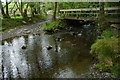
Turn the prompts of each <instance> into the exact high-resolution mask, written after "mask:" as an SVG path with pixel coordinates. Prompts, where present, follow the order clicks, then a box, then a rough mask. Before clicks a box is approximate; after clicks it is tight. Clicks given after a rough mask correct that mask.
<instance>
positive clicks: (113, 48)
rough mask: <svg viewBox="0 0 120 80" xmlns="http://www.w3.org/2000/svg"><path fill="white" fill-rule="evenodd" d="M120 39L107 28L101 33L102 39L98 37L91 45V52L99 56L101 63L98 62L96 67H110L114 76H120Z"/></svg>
mask: <svg viewBox="0 0 120 80" xmlns="http://www.w3.org/2000/svg"><path fill="white" fill-rule="evenodd" d="M119 39H120V38H118V37H116V36H115V35H114V34H113V33H112V32H111V31H110V30H105V31H103V33H102V35H101V39H98V40H97V41H96V42H95V43H94V44H93V45H92V46H91V53H92V54H94V55H96V56H98V59H99V61H100V64H99V65H98V64H97V65H96V67H97V68H99V69H103V71H104V70H105V69H110V70H111V72H112V73H113V76H114V77H119V76H120V62H118V61H120V60H119V59H120V54H119V53H120V45H119V43H120V41H119ZM118 57H119V58H118ZM106 65H107V66H106Z"/></svg>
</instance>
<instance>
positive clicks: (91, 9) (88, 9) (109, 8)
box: [60, 7, 120, 12]
mask: <svg viewBox="0 0 120 80" xmlns="http://www.w3.org/2000/svg"><path fill="white" fill-rule="evenodd" d="M99 10H100V8H81V9H64V10H60V12H67V11H99ZM105 10H120V8H119V7H108V8H105Z"/></svg>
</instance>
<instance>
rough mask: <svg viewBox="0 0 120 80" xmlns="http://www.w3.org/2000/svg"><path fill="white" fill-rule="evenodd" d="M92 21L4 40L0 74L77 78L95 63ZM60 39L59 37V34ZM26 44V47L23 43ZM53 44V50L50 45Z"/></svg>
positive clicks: (0, 51) (6, 75)
mask: <svg viewBox="0 0 120 80" xmlns="http://www.w3.org/2000/svg"><path fill="white" fill-rule="evenodd" d="M92 27H93V26H91V25H90V24H87V25H83V26H82V28H81V27H79V28H78V27H77V28H74V29H73V30H72V31H74V32H81V35H78V34H77V35H72V34H71V33H70V32H68V31H61V32H58V33H54V34H36V35H33V34H30V35H27V36H19V37H14V38H9V39H6V40H3V43H4V44H1V45H0V49H1V50H0V78H78V77H80V75H81V74H84V73H86V72H88V71H89V68H90V66H91V65H92V62H93V61H92V56H91V55H90V54H89V51H90V46H91V44H92V43H93V41H94V39H95V34H93V33H94V31H95V30H94V29H93V28H92ZM58 37H59V38H60V39H61V40H56V39H57V38H58ZM23 45H26V49H22V48H21V47H22V46H23ZM49 45H50V46H52V48H51V49H50V50H48V49H47V46H49Z"/></svg>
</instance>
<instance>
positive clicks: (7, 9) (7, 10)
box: [6, 0, 10, 18]
mask: <svg viewBox="0 0 120 80" xmlns="http://www.w3.org/2000/svg"><path fill="white" fill-rule="evenodd" d="M6 17H7V18H10V16H9V8H8V2H7V0H6Z"/></svg>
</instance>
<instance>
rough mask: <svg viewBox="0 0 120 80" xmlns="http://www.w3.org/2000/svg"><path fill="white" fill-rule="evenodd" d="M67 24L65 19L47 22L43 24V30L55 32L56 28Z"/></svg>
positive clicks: (61, 27)
mask: <svg viewBox="0 0 120 80" xmlns="http://www.w3.org/2000/svg"><path fill="white" fill-rule="evenodd" d="M66 26H67V24H66V23H65V21H63V20H56V21H51V22H47V23H46V24H44V25H42V30H44V31H50V32H54V31H56V30H59V29H63V28H65V27H66Z"/></svg>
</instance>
